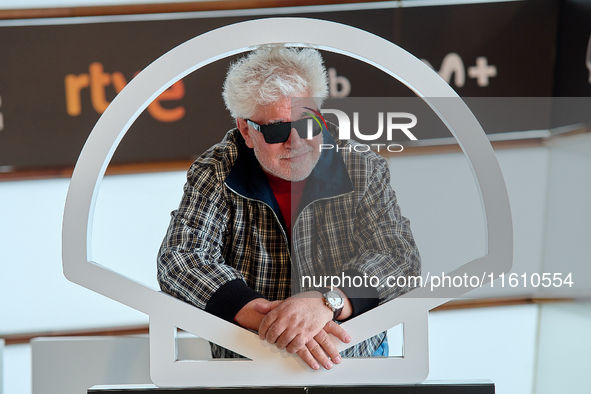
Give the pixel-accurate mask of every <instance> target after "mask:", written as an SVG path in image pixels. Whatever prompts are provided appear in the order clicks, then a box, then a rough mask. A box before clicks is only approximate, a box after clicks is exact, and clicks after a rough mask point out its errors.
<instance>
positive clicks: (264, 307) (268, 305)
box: [254, 301, 281, 315]
mask: <svg viewBox="0 0 591 394" xmlns="http://www.w3.org/2000/svg"><path fill="white" fill-rule="evenodd" d="M279 304H281V301H273V302H269V301H267V302H259V303H258V304H256V305H255V306H254V309H256V311H257V312H259V313H262V314H264V315H266V314H267V313H269V312H271V311H272V310H273V309H275V308H277V307H278V306H279Z"/></svg>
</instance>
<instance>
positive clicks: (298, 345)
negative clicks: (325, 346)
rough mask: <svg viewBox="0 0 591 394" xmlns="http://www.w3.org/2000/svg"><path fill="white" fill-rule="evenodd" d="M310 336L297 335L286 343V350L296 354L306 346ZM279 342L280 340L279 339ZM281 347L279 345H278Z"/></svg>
mask: <svg viewBox="0 0 591 394" xmlns="http://www.w3.org/2000/svg"><path fill="white" fill-rule="evenodd" d="M307 342H308V338H306V337H305V336H304V335H296V336H295V337H294V338H293V339H292V340H291V341H290V342H289V343H288V344H286V350H287V352H288V353H291V354H294V353H297V352H298V351H300V350H301V349H303V348H304V347H306V343H307ZM277 343H279V341H277ZM277 347H279V345H277Z"/></svg>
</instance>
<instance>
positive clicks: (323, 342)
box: [312, 330, 341, 364]
mask: <svg viewBox="0 0 591 394" xmlns="http://www.w3.org/2000/svg"><path fill="white" fill-rule="evenodd" d="M314 340H315V341H316V343H317V344H318V346H319V347H320V348H321V349H322V350H323V352H324V353H326V354H327V355H328V357H330V359H331V360H332V362H333V363H335V364H339V363H340V362H341V356H340V355H339V351H338V350H337V347H336V346H335V344H334V342H333V341H332V339H330V336H329V335H328V334H327V333H326V331H324V330H322V331H320V332H319V333H318V334H316V336H315V337H314ZM312 354H314V355H315V353H312Z"/></svg>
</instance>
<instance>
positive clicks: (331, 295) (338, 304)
mask: <svg viewBox="0 0 591 394" xmlns="http://www.w3.org/2000/svg"><path fill="white" fill-rule="evenodd" d="M324 299H325V300H326V304H327V305H328V306H329V307H331V308H332V309H333V311H336V310H338V309H341V308H342V307H343V304H344V302H343V297H342V296H341V294H340V293H339V292H337V291H332V290H331V291H329V292H327V293H326V294H325V295H324Z"/></svg>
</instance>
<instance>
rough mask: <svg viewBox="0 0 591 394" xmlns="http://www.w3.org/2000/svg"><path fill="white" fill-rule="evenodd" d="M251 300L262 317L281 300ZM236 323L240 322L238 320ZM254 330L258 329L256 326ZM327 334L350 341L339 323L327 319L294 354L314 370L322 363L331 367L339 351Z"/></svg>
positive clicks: (336, 362)
mask: <svg viewBox="0 0 591 394" xmlns="http://www.w3.org/2000/svg"><path fill="white" fill-rule="evenodd" d="M253 301H257V300H253ZM253 301H251V303H252V306H253V307H254V308H255V309H256V311H257V312H259V313H260V316H262V317H264V316H265V315H266V314H267V313H269V312H270V311H271V310H273V309H275V308H276V307H277V306H279V304H281V302H282V301H273V302H268V301H267V300H264V299H263V301H265V302H253ZM249 304H250V303H249ZM249 304H247V306H248V305H249ZM245 308H246V307H245ZM241 312H242V310H241ZM237 321H238V320H237ZM261 321H262V318H261ZM238 324H240V323H239V322H238ZM243 327H244V326H243ZM254 330H255V331H258V327H257V328H255V329H254ZM328 334H332V335H334V336H335V337H336V338H337V339H339V340H340V341H341V342H343V343H349V342H351V337H350V336H349V334H348V333H347V332H346V331H345V330H344V329H343V328H342V327H341V326H340V325H338V324H337V323H335V322H334V321H329V322H328V323H326V325H325V326H324V327H323V328H322V329H321V330H320V331H319V332H318V333H317V334H316V335H315V336H314V337H313V338H312V339H311V340H309V341H308V342H307V343H306V345H305V346H304V347H303V348H301V349H300V350H298V351H297V352H296V354H297V355H298V356H299V357H300V358H301V359H302V360H303V361H304V362H305V363H306V364H307V365H308V366H309V367H310V368H312V369H314V370H317V369H320V365H322V366H323V367H324V368H325V369H331V368H332V367H333V365H334V364H339V363H340V362H341V357H340V356H339V352H338V350H337V348H336V346H335V344H334V342H333V341H332V339H330V336H329V335H328Z"/></svg>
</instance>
